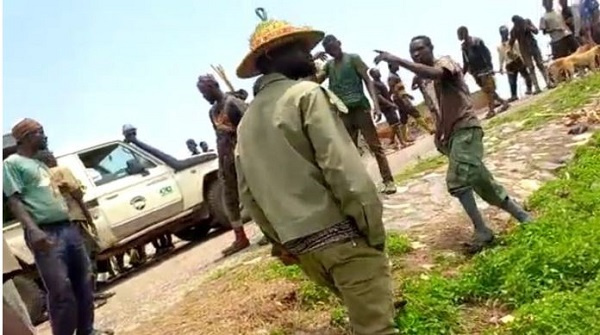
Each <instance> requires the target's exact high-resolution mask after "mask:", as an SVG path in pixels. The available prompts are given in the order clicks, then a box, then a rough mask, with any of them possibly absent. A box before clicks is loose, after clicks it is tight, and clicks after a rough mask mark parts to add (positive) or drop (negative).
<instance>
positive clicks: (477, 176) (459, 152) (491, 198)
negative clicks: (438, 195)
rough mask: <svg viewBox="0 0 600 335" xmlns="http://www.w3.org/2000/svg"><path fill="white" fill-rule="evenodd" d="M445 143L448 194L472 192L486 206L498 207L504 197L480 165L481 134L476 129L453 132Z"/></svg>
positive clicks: (498, 185) (481, 151) (481, 152)
mask: <svg viewBox="0 0 600 335" xmlns="http://www.w3.org/2000/svg"><path fill="white" fill-rule="evenodd" d="M449 143H450V144H449V149H450V150H449V155H448V160H449V162H448V174H447V175H446V183H447V185H448V191H449V192H450V193H451V194H452V195H456V194H458V193H460V192H461V191H464V190H468V189H472V190H473V191H475V193H477V194H478V195H479V196H480V197H481V198H482V199H483V200H485V201H486V202H487V203H489V204H490V205H494V206H500V204H501V203H502V202H503V201H504V200H505V199H506V197H507V193H506V191H505V190H504V187H502V186H501V185H500V184H498V183H497V182H496V181H495V180H494V177H493V176H492V174H491V173H490V171H488V169H487V168H486V167H485V164H484V163H483V130H482V129H481V128H480V127H470V128H462V129H458V130H455V131H454V133H453V134H452V136H451V137H450V142H449Z"/></svg>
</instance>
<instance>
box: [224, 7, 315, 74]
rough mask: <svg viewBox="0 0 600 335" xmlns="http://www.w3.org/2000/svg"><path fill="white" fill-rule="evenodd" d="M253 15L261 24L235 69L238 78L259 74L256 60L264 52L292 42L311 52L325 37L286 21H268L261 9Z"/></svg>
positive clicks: (308, 28) (310, 29)
mask: <svg viewBox="0 0 600 335" xmlns="http://www.w3.org/2000/svg"><path fill="white" fill-rule="evenodd" d="M255 13H256V15H257V16H258V17H259V18H260V19H261V21H262V22H261V23H259V24H258V25H257V26H256V29H255V30H254V33H253V34H252V36H251V37H250V52H249V53H248V54H247V55H246V57H244V60H242V63H241V64H240V65H239V66H238V68H237V71H236V74H237V76H238V77H240V78H252V77H255V76H258V75H259V74H260V72H259V71H258V69H257V68H256V60H257V59H258V58H259V57H260V56H261V55H263V54H264V53H265V52H266V51H268V50H270V49H273V48H275V47H278V46H280V45H283V44H286V43H290V42H293V41H303V42H304V43H306V47H307V48H308V49H309V50H312V49H313V48H314V47H315V46H316V45H317V44H318V43H319V42H320V41H321V40H322V39H323V36H324V35H325V33H324V32H322V31H318V30H314V29H312V28H310V27H295V26H292V25H291V24H289V23H288V22H286V21H281V20H269V19H268V18H267V14H266V12H265V10H264V9H263V8H257V9H256V10H255Z"/></svg>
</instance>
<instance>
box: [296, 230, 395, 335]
mask: <svg viewBox="0 0 600 335" xmlns="http://www.w3.org/2000/svg"><path fill="white" fill-rule="evenodd" d="M298 258H299V260H300V267H301V268H302V270H303V271H304V272H305V273H306V275H307V276H308V277H309V278H310V279H312V280H313V281H314V282H316V283H317V284H320V285H322V286H326V287H328V288H329V289H330V290H331V291H333V292H334V293H335V294H336V295H337V296H338V297H340V298H341V299H342V301H343V303H344V305H345V306H346V307H347V308H348V315H349V317H350V324H351V326H352V329H353V331H354V334H356V335H389V334H398V331H397V329H396V325H395V323H394V317H395V309H394V296H393V292H392V277H391V272H390V265H389V260H388V258H387V256H386V255H385V253H383V252H382V251H379V250H377V249H375V248H372V247H370V246H369V245H367V243H366V241H365V240H363V239H361V238H359V239H355V240H351V241H347V242H340V243H334V244H332V245H330V246H327V247H325V248H322V249H319V250H315V251H312V252H308V253H306V254H303V255H300V256H299V257H298Z"/></svg>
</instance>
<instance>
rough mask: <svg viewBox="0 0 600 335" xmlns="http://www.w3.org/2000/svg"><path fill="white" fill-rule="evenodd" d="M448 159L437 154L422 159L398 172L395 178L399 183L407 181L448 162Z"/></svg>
mask: <svg viewBox="0 0 600 335" xmlns="http://www.w3.org/2000/svg"><path fill="white" fill-rule="evenodd" d="M447 161H448V160H447V159H446V157H444V156H442V155H435V156H433V157H429V158H425V159H420V160H419V161H418V162H417V163H416V164H415V165H413V166H410V167H408V168H406V169H404V170H402V171H401V172H400V173H398V174H397V175H396V176H395V177H394V180H395V181H396V182H397V183H401V182H404V181H407V180H409V179H411V178H413V177H414V176H415V175H417V174H419V173H422V172H429V171H433V170H435V169H437V168H439V167H441V166H443V165H444V164H446V163H447Z"/></svg>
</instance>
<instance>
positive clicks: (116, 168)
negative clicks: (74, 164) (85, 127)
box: [79, 143, 156, 186]
mask: <svg viewBox="0 0 600 335" xmlns="http://www.w3.org/2000/svg"><path fill="white" fill-rule="evenodd" d="M79 159H81V161H82V162H83V165H84V166H85V168H86V172H87V174H88V176H89V177H90V179H92V180H93V182H94V184H96V186H100V185H104V184H106V183H109V182H111V181H114V180H117V179H121V178H124V177H127V176H129V175H130V173H129V172H128V171H129V169H128V162H130V161H138V162H139V163H141V164H142V165H143V166H144V167H145V168H147V169H152V168H154V167H156V164H154V163H152V162H151V161H149V160H148V159H146V158H144V157H142V156H140V155H139V154H137V153H136V152H134V151H132V150H131V149H129V148H127V147H126V146H124V145H122V144H119V143H115V144H112V145H109V146H106V147H102V148H99V149H96V150H93V151H88V152H84V153H82V154H79Z"/></svg>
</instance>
